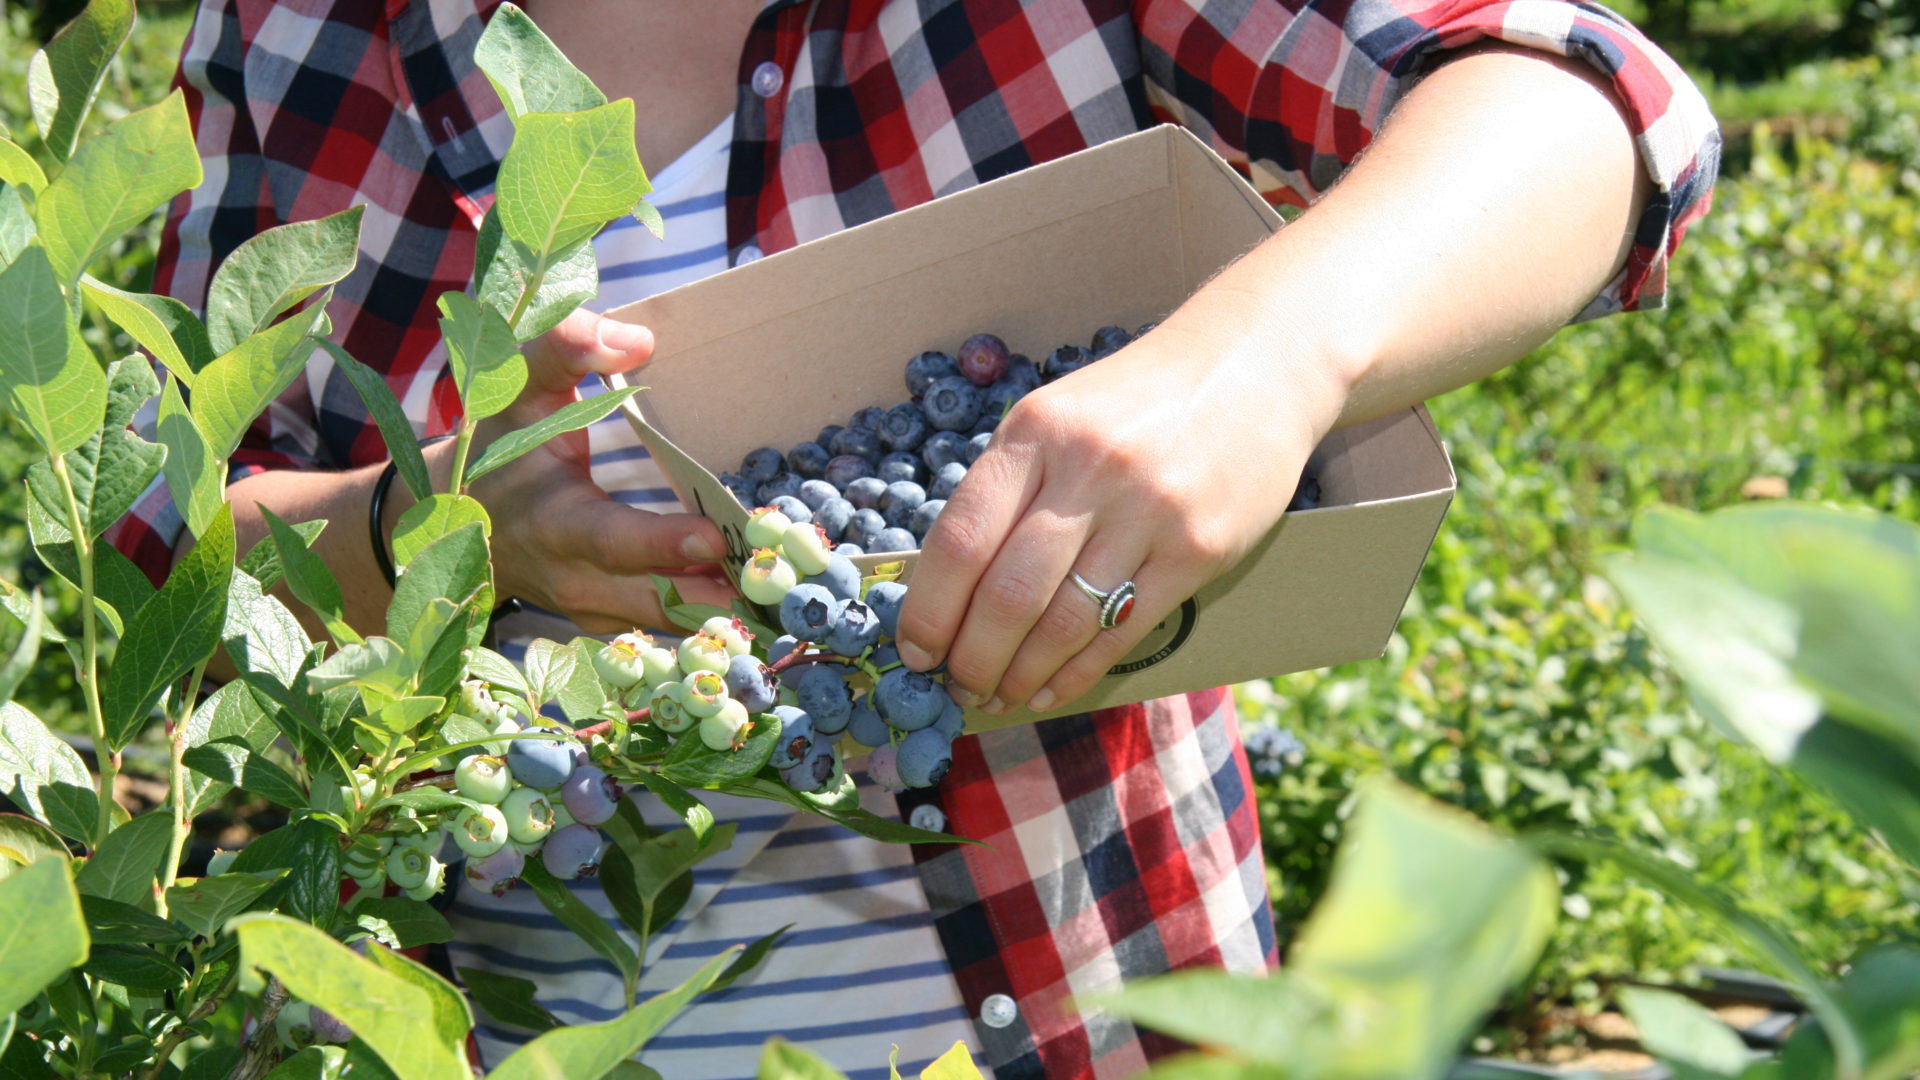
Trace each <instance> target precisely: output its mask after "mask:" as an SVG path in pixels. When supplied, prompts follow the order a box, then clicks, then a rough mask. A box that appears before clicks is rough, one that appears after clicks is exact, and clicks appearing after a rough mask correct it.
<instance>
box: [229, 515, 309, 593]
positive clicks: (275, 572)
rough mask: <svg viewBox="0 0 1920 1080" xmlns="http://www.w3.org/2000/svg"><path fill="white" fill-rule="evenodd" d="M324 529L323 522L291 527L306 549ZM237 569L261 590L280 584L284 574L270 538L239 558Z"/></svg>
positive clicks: (298, 524) (261, 541) (257, 543)
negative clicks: (251, 579)
mask: <svg viewBox="0 0 1920 1080" xmlns="http://www.w3.org/2000/svg"><path fill="white" fill-rule="evenodd" d="M326 527H327V523H326V522H325V521H296V522H294V523H293V526H292V528H293V531H294V532H295V533H298V534H299V536H300V542H301V543H302V544H305V545H306V546H308V547H312V546H313V542H314V541H315V540H317V539H319V538H320V533H321V531H322V530H324V529H325V528H326ZM239 568H240V569H241V570H242V571H244V572H245V573H246V574H247V576H249V577H251V578H253V580H255V581H257V582H259V583H260V587H261V588H262V589H271V588H273V587H274V586H275V585H278V584H280V579H281V578H282V577H284V576H285V574H286V571H285V570H282V569H281V568H280V553H279V552H278V551H275V550H274V548H273V538H272V537H270V536H269V537H267V538H266V539H264V540H260V541H258V542H256V543H255V544H254V545H253V547H251V548H249V549H248V550H247V553H246V554H245V555H242V556H240V567H239Z"/></svg>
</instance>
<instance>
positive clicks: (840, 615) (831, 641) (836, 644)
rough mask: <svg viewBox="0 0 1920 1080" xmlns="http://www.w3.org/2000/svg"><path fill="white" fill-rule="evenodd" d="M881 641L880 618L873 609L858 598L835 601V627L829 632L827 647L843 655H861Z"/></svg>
mask: <svg viewBox="0 0 1920 1080" xmlns="http://www.w3.org/2000/svg"><path fill="white" fill-rule="evenodd" d="M879 643H880V620H878V619H876V618H874V617H873V609H872V608H870V607H868V606H867V605H865V604H863V603H861V602H860V601H858V600H840V601H836V602H835V603H834V611H833V629H832V630H831V631H829V632H828V634H827V648H829V649H831V650H833V651H834V652H837V653H839V654H840V655H841V656H859V655H860V654H861V653H864V652H866V651H867V650H868V649H871V648H873V647H874V646H875V645H878V644H879Z"/></svg>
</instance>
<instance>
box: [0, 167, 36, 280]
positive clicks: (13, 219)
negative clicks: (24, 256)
mask: <svg viewBox="0 0 1920 1080" xmlns="http://www.w3.org/2000/svg"><path fill="white" fill-rule="evenodd" d="M21 190H22V189H21V188H17V187H14V186H13V185H11V184H5V183H0V269H5V268H6V267H9V266H12V265H13V261H14V260H15V259H18V258H19V257H20V253H21V252H22V251H25V250H26V249H27V244H28V242H29V241H31V240H32V239H33V238H34V236H36V235H37V231H36V230H35V229H34V227H33V214H32V212H31V211H29V210H28V209H27V203H26V200H25V198H23V197H22V196H21V194H20V192H21Z"/></svg>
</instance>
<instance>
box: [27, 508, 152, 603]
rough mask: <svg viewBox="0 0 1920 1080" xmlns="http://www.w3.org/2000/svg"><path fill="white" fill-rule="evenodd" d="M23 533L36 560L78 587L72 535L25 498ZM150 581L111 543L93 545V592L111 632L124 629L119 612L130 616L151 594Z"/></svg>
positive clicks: (78, 575)
mask: <svg viewBox="0 0 1920 1080" xmlns="http://www.w3.org/2000/svg"><path fill="white" fill-rule="evenodd" d="M27 534H28V535H29V536H31V537H32V538H33V550H34V553H35V554H37V555H39V556H40V561H41V562H43V563H46V564H47V566H48V568H49V569H51V570H53V572H54V573H57V574H59V575H60V577H61V579H62V580H64V581H66V583H67V584H69V585H72V586H73V587H74V588H75V589H78V588H79V587H80V586H79V585H78V584H77V583H78V582H79V580H80V559H79V556H77V555H75V554H74V551H73V534H72V533H69V532H68V531H67V527H66V526H65V525H64V524H62V523H61V522H59V521H57V520H55V519H54V518H53V517H52V516H51V515H49V514H48V513H47V512H46V510H45V509H44V508H43V507H42V506H41V505H40V502H39V500H37V499H29V500H27ZM155 591H156V590H155V589H154V587H153V583H152V582H150V581H148V580H147V575H146V574H145V572H143V571H142V570H141V569H140V568H139V567H137V566H135V565H133V562H132V560H130V559H128V558H127V557H126V556H125V555H122V554H120V549H119V548H116V547H114V546H113V545H111V544H95V545H94V548H93V593H94V603H95V604H96V605H97V606H98V613H99V615H100V616H101V618H103V619H105V620H106V622H107V625H108V626H111V627H112V628H113V631H114V633H116V634H119V633H123V632H124V626H123V624H122V622H121V618H122V615H123V614H124V615H125V616H127V617H131V616H133V615H134V614H135V613H137V612H138V611H139V610H140V609H141V608H142V607H145V606H146V603H147V601H148V600H151V599H153V595H154V593H155Z"/></svg>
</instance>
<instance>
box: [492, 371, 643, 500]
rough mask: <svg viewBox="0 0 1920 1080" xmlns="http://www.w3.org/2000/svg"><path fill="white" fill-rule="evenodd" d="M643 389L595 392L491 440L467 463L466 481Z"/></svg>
mask: <svg viewBox="0 0 1920 1080" xmlns="http://www.w3.org/2000/svg"><path fill="white" fill-rule="evenodd" d="M643 389H645V387H639V386H629V387H626V388H624V389H620V390H614V391H610V392H608V393H605V394H596V395H595V396H593V397H590V398H587V399H586V400H585V401H576V402H574V403H572V404H570V405H563V406H561V407H560V408H558V409H555V410H554V411H553V412H551V413H549V414H548V415H546V416H544V417H542V418H541V419H539V420H537V421H535V422H534V423H532V424H529V425H527V426H526V427H523V428H521V429H519V430H518V431H510V432H508V433H507V434H505V435H502V436H500V437H499V438H498V439H495V440H493V442H491V443H489V444H488V445H487V448H486V449H485V450H483V451H481V453H480V456H479V457H478V458H476V459H475V460H474V462H473V464H472V465H470V466H468V468H467V482H468V483H469V484H471V483H472V482H473V481H475V480H478V479H480V478H481V477H483V476H485V475H487V474H488V473H490V472H492V471H493V470H495V469H497V468H499V467H500V466H502V465H505V464H506V463H508V462H510V461H512V460H514V459H515V458H517V457H519V456H520V455H522V454H524V453H526V452H527V451H529V450H532V449H533V448H535V447H537V446H539V445H540V444H542V443H544V442H546V441H547V440H548V439H551V438H553V437H554V436H556V435H564V434H566V433H567V432H569V431H578V430H580V429H581V428H583V427H586V426H587V425H588V424H591V423H593V422H595V421H596V420H599V419H600V418H601V417H603V416H605V415H607V414H608V413H610V412H612V411H613V410H615V409H617V408H619V407H620V406H621V404H622V403H623V402H625V401H626V400H627V399H628V398H630V397H632V396H633V395H635V394H637V393H639V392H640V391H641V390H643Z"/></svg>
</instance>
